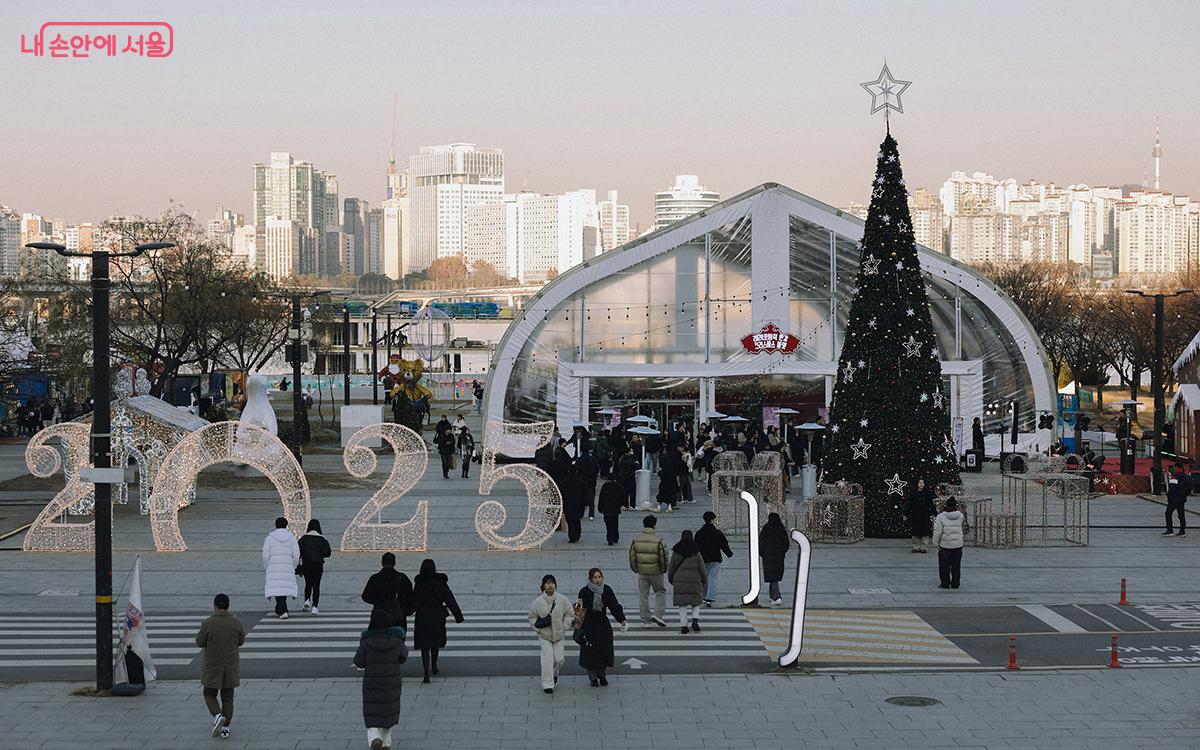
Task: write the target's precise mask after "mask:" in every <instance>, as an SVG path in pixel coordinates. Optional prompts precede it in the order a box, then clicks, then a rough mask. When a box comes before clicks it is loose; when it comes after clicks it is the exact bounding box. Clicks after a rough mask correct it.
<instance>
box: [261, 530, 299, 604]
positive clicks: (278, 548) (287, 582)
mask: <svg viewBox="0 0 1200 750" xmlns="http://www.w3.org/2000/svg"><path fill="white" fill-rule="evenodd" d="M287 525H288V521H287V519H286V518H284V517H283V516H280V517H279V518H276V519H275V530H274V531H272V532H271V533H270V534H267V538H266V539H264V540H263V548H262V561H263V569H264V570H266V572H267V582H266V586H265V587H264V592H263V593H264V595H265V596H266V597H267V598H268V599H270V598H272V597H274V598H275V616H276V617H278V618H279V619H281V620H286V619H287V616H288V608H287V600H288V597H289V596H290V597H292V598H293V599H294V598H295V597H296V596H297V595H299V593H300V592H299V591H298V590H297V588H296V566H297V565H299V564H300V545H299V544H298V543H297V542H296V537H295V536H293V535H292V532H290V531H288V530H287Z"/></svg>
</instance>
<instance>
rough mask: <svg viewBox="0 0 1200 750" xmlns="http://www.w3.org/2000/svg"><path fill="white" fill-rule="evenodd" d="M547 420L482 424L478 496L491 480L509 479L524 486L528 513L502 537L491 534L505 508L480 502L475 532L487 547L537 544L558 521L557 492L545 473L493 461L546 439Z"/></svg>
mask: <svg viewBox="0 0 1200 750" xmlns="http://www.w3.org/2000/svg"><path fill="white" fill-rule="evenodd" d="M553 435H554V423H553V422H534V423H531V424H512V423H507V422H496V421H492V422H488V423H487V428H486V430H485V432H484V441H483V457H482V461H481V464H480V469H479V494H480V495H490V494H491V493H492V488H493V487H495V486H496V483H497V482H499V481H501V480H504V479H513V480H516V481H518V482H520V483H521V485H522V486H524V487H525V494H526V496H527V498H528V501H529V505H528V507H529V517H528V519H527V520H526V521H525V526H524V528H522V529H521V531H520V532H518V533H517V535H516V536H512V537H502V536H500V535H499V534H498V533H497V532H498V531H499V530H500V529H501V528H503V526H504V522H505V521H506V520H507V519H508V511H506V510H505V509H504V506H503V505H502V504H500V503H498V502H496V501H495V500H486V501H484V502H482V503H480V505H479V507H478V508H476V509H475V533H476V534H478V535H479V538H480V539H482V540H483V541H485V542H487V545H488V549H500V550H526V549H532V548H535V547H540V546H542V544H544V543H545V542H546V540H547V539H549V538H550V536H551V535H552V534H553V533H554V530H555V529H557V528H558V525H559V523H560V522H561V521H562V495H561V494H560V493H559V491H558V486H557V485H556V484H554V480H553V479H551V478H550V475H549V474H547V473H546V472H544V471H542V470H541V469H539V468H537V467H536V466H530V465H529V464H504V465H501V466H497V465H496V456H497V455H498V454H501V455H509V456H521V455H529V454H531V453H532V452H533V450H536V449H537V448H540V447H541V446H543V445H545V444H546V443H548V442H550V439H551V438H552V437H553Z"/></svg>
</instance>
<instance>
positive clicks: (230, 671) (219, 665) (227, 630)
mask: <svg viewBox="0 0 1200 750" xmlns="http://www.w3.org/2000/svg"><path fill="white" fill-rule="evenodd" d="M245 643H246V628H245V626H244V625H242V621H241V620H239V619H238V618H236V617H234V616H233V615H232V614H230V613H229V597H228V596H226V595H225V594H217V595H216V596H214V597H213V613H212V614H211V615H210V616H209V617H208V618H206V619H205V620H204V621H203V622H201V623H200V632H199V633H197V634H196V646H197V648H202V649H204V658H203V660H202V661H201V668H200V683H201V684H202V685H203V686H204V704H205V705H206V706H208V713H209V714H211V715H212V717H213V725H212V736H213V737H220V738H221V739H226V740H227V739H229V724H230V722H232V721H233V691H234V688H236V687H238V686H239V685H241V684H242V683H241V657H240V652H239V651H238V649H239V648H241V647H242V645H243V644H245ZM218 694H219V695H220V696H221V702H220V703H219V704H218V703H217V695H218Z"/></svg>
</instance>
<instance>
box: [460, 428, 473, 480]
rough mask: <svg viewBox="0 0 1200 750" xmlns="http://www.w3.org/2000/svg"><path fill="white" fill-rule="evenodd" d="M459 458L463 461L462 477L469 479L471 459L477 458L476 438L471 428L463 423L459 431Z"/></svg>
mask: <svg viewBox="0 0 1200 750" xmlns="http://www.w3.org/2000/svg"><path fill="white" fill-rule="evenodd" d="M457 447H458V460H460V461H462V478H463V479H469V478H470V473H471V459H473V458H475V438H474V436H472V435H471V430H470V428H468V427H467V426H466V425H463V426H462V427H461V428H460V429H459V431H458V444H457Z"/></svg>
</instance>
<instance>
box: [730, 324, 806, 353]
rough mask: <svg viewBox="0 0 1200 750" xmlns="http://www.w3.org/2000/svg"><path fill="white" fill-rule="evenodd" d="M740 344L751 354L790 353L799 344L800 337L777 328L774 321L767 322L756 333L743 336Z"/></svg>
mask: <svg viewBox="0 0 1200 750" xmlns="http://www.w3.org/2000/svg"><path fill="white" fill-rule="evenodd" d="M742 346H743V347H744V348H745V349H746V351H748V352H750V353H751V354H774V353H776V352H778V353H780V354H791V353H792V352H794V351H796V347H797V346H800V339H798V338H796V337H795V336H793V335H792V334H790V333H784V332H783V331H781V330H779V327H778V326H776V325H775V324H774V323H767V324H766V325H765V326H763V327H762V330H760V331H759V332H758V333H751V334H749V335H746V336H743V337H742Z"/></svg>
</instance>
